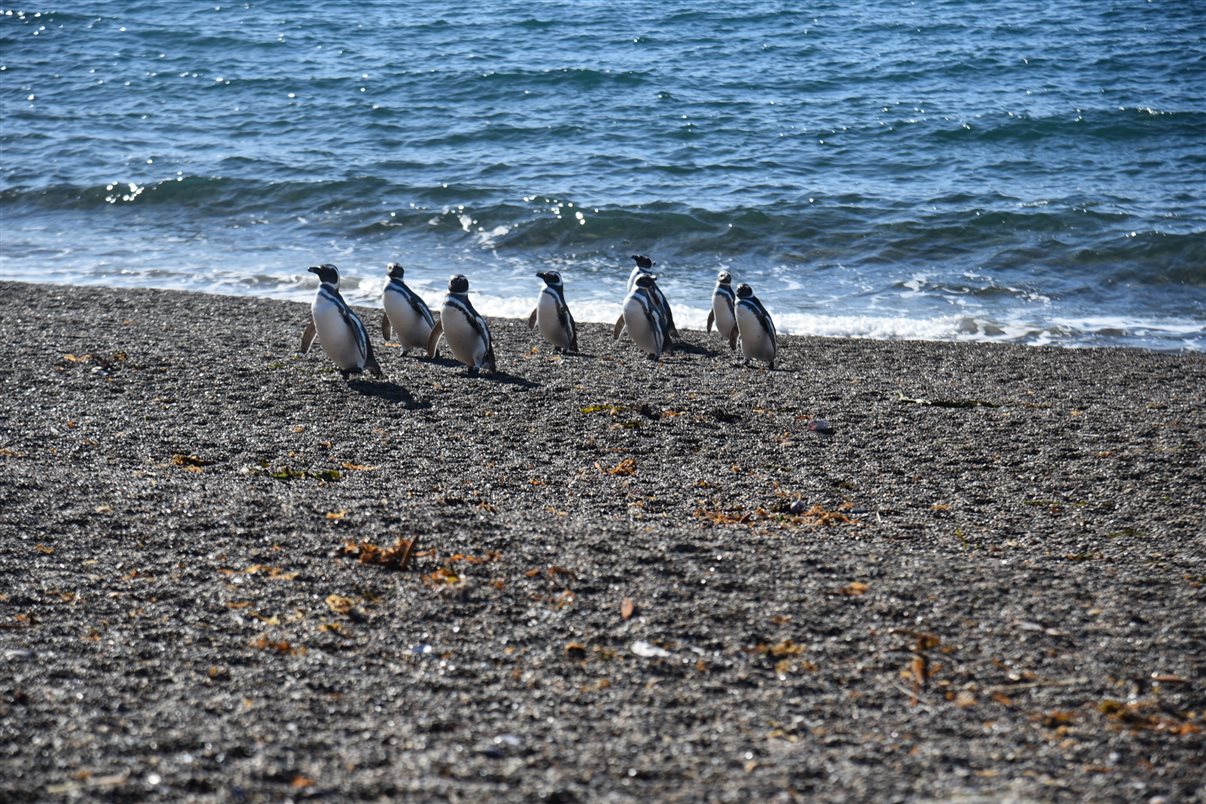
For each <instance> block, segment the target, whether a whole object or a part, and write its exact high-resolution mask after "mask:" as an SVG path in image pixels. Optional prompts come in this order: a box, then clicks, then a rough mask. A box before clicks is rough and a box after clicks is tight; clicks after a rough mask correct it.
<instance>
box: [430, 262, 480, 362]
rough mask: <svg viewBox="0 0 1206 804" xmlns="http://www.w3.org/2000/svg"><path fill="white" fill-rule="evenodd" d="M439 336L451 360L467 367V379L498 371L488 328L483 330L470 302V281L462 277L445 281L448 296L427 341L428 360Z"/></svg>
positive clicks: (433, 352)
mask: <svg viewBox="0 0 1206 804" xmlns="http://www.w3.org/2000/svg"><path fill="white" fill-rule="evenodd" d="M441 335H443V336H444V340H445V341H447V342H448V348H450V349H452V354H453V356H454V357H456V359H457V360H459V361H461V362H462V363H464V364H465V365H466V366H468V367H469V374H470V376H473V375H475V374H477V373H478V372H479V371H486V372H488V373H490V374H493V373H494V372H495V371H497V368H496V366H495V362H494V342H493V341H492V340H491V339H490V328H489V327H488V326H486V319H484V318H482V317H481V315H479V314H478V312H477V310H474V309H473V304H472V303H471V302H470V301H469V280H468V279H466V278H465V277H464V276H463V275H462V274H456V275H454V276H452V277H450V278H449V279H448V295H447V296H445V297H444V306H443V307H441V308H440V320H439V321H437V322H436V325H435V327H433V328H432V330H431V335H430V336H429V337H428V339H427V356H428V357H434V356H435V351H436V344H438V343H439V341H440V336H441Z"/></svg>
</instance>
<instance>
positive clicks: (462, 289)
mask: <svg viewBox="0 0 1206 804" xmlns="http://www.w3.org/2000/svg"><path fill="white" fill-rule="evenodd" d="M448 292H449V293H468V292H469V280H468V279H466V278H465V275H464V274H453V275H452V276H450V277H448Z"/></svg>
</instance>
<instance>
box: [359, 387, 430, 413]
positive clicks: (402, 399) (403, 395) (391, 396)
mask: <svg viewBox="0 0 1206 804" xmlns="http://www.w3.org/2000/svg"><path fill="white" fill-rule="evenodd" d="M348 388H350V389H352V390H353V391H355V392H356V393H358V394H360V395H361V396H372V397H376V398H377V399H381V400H383V401H385V402H390V403H392V404H395V405H401V406H402V407H404V408H406V409H407V410H424V409H426V408H430V407H431V403H430V402H420V401H419V400H417V399H415V398H414V397H413V396H412V395H411V393H410V391H408V390H406V389H405V388H403V387H402V386H401V385H398V383H396V382H392V381H390V380H377V381H375V382H374V381H369V380H349V381H348Z"/></svg>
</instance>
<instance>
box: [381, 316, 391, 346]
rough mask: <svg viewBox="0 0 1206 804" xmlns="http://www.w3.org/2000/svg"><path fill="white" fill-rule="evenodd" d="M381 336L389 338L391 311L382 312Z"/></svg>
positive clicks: (385, 338)
mask: <svg viewBox="0 0 1206 804" xmlns="http://www.w3.org/2000/svg"><path fill="white" fill-rule="evenodd" d="M381 337H382V338H383V339H384V340H387V341H388V340H389V313H382V314H381Z"/></svg>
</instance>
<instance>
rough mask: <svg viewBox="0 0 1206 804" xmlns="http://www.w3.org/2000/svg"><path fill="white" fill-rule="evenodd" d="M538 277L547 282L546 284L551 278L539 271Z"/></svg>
mask: <svg viewBox="0 0 1206 804" xmlns="http://www.w3.org/2000/svg"><path fill="white" fill-rule="evenodd" d="M536 276H538V277H540V278H541V279H543V280H545V281H546V282H547V281H548V278H549V275H548V274H546V273H545V272H544V271H537V272H536Z"/></svg>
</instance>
